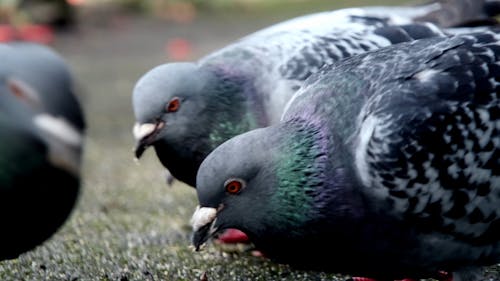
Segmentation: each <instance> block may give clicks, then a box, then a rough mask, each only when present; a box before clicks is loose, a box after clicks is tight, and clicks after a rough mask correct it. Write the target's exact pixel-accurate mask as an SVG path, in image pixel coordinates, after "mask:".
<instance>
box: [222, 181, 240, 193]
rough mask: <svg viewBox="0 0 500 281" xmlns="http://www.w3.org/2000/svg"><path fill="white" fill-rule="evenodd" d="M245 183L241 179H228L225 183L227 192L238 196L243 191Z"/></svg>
mask: <svg viewBox="0 0 500 281" xmlns="http://www.w3.org/2000/svg"><path fill="white" fill-rule="evenodd" d="M244 185H245V183H244V181H243V180H240V179H228V180H227V181H226V182H225V183H224V188H225V189H226V192H227V193H229V194H237V193H239V192H240V191H241V189H242V188H243V187H244Z"/></svg>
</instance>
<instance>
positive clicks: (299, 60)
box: [132, 0, 485, 187]
mask: <svg viewBox="0 0 500 281" xmlns="http://www.w3.org/2000/svg"><path fill="white" fill-rule="evenodd" d="M450 3H453V4H455V5H456V6H459V7H461V9H459V8H457V7H456V6H454V5H453V4H450ZM484 5H485V1H478V0H474V1H471V0H469V1H464V0H456V1H451V2H450V1H442V3H432V4H428V5H422V6H416V7H409V6H408V7H364V8H350V9H342V10H337V11H333V12H323V13H317V14H312V15H306V16H303V17H299V18H295V19H292V20H289V21H285V22H283V23H279V24H276V25H273V26H271V27H269V28H265V29H263V30H261V31H258V32H256V33H254V34H251V35H249V36H247V37H244V38H242V39H240V40H239V41H237V42H235V43H233V44H231V45H229V46H227V47H225V48H222V49H220V50H218V51H216V52H214V53H211V54H209V55H207V56H206V57H204V58H202V59H200V60H199V61H197V62H182V63H167V64H163V65H160V66H157V67H155V68H153V69H152V70H150V71H149V72H147V73H146V74H144V76H143V77H141V78H140V79H139V81H138V82H137V83H136V85H135V88H134V90H133V97H132V103H133V109H134V113H135V118H136V124H135V126H134V130H133V132H134V136H135V139H136V141H137V146H136V149H135V155H136V157H137V158H140V157H141V155H142V154H143V152H144V151H145V149H146V148H147V147H149V146H153V147H154V148H155V150H156V154H157V156H158V158H159V160H160V161H161V163H162V164H163V166H165V167H166V168H167V169H168V170H169V171H170V173H171V174H172V175H173V176H174V177H175V178H177V179H178V180H180V181H183V182H185V183H187V184H188V185H191V186H193V187H194V186H195V179H196V172H197V170H198V167H199V165H200V163H201V162H202V161H203V159H204V158H205V157H206V156H207V155H208V153H210V152H211V151H212V150H213V149H214V148H215V147H217V146H218V145H220V144H221V143H222V142H224V141H225V140H227V139H229V138H231V137H233V136H236V135H238V134H241V133H243V132H246V131H249V130H251V129H255V128H258V127H264V126H267V125H270V124H275V123H277V122H278V120H279V117H280V116H281V114H282V112H283V109H284V106H285V104H286V103H287V101H288V100H289V99H290V97H291V96H292V95H293V93H294V92H295V91H296V90H297V89H298V88H300V86H301V85H302V84H303V81H304V79H306V78H307V77H308V76H309V75H311V74H312V73H314V72H317V71H318V70H319V69H320V68H321V67H322V66H323V65H325V64H331V63H333V62H335V61H338V60H340V59H342V58H345V57H349V56H351V55H354V54H359V53H363V52H366V51H369V50H375V49H378V48H381V47H384V46H388V45H391V44H394V43H399V42H403V41H409V40H413V39H418V38H423V37H431V36H440V35H443V32H442V31H441V30H440V29H439V28H437V27H436V26H434V25H432V24H429V23H420V24H418V23H415V21H417V20H419V19H425V20H428V21H435V22H439V23H440V24H444V25H446V24H449V25H452V24H455V25H456V24H458V23H460V22H462V23H463V20H467V21H468V20H472V18H471V15H472V16H477V18H478V19H483V18H484V17H485V15H483V14H484V13H483V8H484ZM451 7H452V8H453V9H452V10H448V9H450V8H451ZM444 19H446V21H443V20H444ZM395 24H398V25H401V26H400V27H393V25H395ZM453 32H456V30H453Z"/></svg>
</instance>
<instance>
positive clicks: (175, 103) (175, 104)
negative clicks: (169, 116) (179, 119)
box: [167, 98, 181, 112]
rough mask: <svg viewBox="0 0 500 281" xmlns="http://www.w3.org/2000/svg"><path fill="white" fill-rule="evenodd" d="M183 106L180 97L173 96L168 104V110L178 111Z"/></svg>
mask: <svg viewBox="0 0 500 281" xmlns="http://www.w3.org/2000/svg"><path fill="white" fill-rule="evenodd" d="M180 106H181V101H180V100H179V98H173V99H172V100H170V102H169V103H168V105H167V112H176V111H177V110H179V107H180Z"/></svg>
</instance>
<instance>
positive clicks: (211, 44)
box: [0, 1, 498, 281]
mask: <svg viewBox="0 0 500 281" xmlns="http://www.w3.org/2000/svg"><path fill="white" fill-rule="evenodd" d="M323 2H327V1H323ZM358 2H359V1H355V3H358ZM393 2H395V1H393ZM348 3H352V5H354V4H355V3H353V2H349V1H339V2H338V3H337V4H335V5H337V6H335V7H334V4H325V3H323V4H322V6H305V7H302V8H301V9H292V8H289V7H288V8H287V9H286V10H285V11H280V10H279V9H277V10H276V9H275V10H274V11H267V12H262V13H260V12H255V11H253V12H252V11H250V12H248V11H247V13H244V14H235V13H216V14H213V12H212V14H200V15H198V17H197V18H196V19H195V20H194V21H192V22H183V21H177V22H174V21H166V20H159V19H152V18H149V17H143V16H139V15H137V14H134V13H132V14H130V13H123V12H117V10H116V9H115V8H114V7H112V6H109V7H105V8H102V9H98V10H87V11H85V12H84V15H85V17H86V21H85V22H83V23H80V25H79V26H78V27H77V28H76V29H75V30H73V31H71V32H69V31H68V32H65V33H60V34H58V35H57V37H56V41H55V42H54V44H53V47H54V48H55V49H56V50H57V51H59V52H60V53H61V54H62V55H63V56H64V57H65V58H66V59H67V61H68V63H69V64H70V66H71V67H72V69H73V72H74V75H75V77H76V81H77V82H78V86H79V87H78V89H79V90H80V91H79V97H80V100H81V102H82V104H83V106H84V109H85V113H86V119H87V123H88V131H87V137H86V146H85V154H84V166H83V171H82V179H83V183H82V192H81V196H80V198H79V201H78V205H77V207H76V208H75V210H74V212H73V213H72V215H71V217H70V218H69V219H68V221H67V223H66V224H65V225H64V226H63V227H62V228H61V229H60V231H58V232H57V233H56V234H55V235H54V236H53V237H52V238H51V239H50V240H49V241H47V242H46V243H44V244H43V245H41V246H40V247H38V248H36V249H35V250H33V251H31V252H28V253H26V254H24V255H22V256H20V257H19V258H18V259H16V260H12V261H4V262H1V263H0V280H5V281H7V280H121V281H125V280H203V278H202V276H203V275H204V273H206V279H205V280H220V281H224V280H344V279H345V277H341V276H338V277H337V276H334V275H327V274H323V273H314V272H304V271H297V270H292V269H290V268H289V267H287V266H284V265H277V264H273V263H271V262H268V261H267V260H266V259H264V258H261V257H254V256H252V255H250V254H227V253H222V252H221V251H219V250H218V249H217V248H215V247H213V245H208V246H207V247H205V249H204V250H203V251H202V252H199V253H197V252H194V251H193V249H192V248H191V247H190V241H189V238H190V233H191V228H190V226H189V219H190V217H191V215H192V213H193V211H194V209H195V206H196V194H195V191H194V189H192V188H190V187H188V186H186V185H183V184H181V183H176V184H175V185H174V186H172V187H168V186H167V185H166V183H165V172H164V170H163V168H162V167H161V165H160V163H159V162H158V160H157V159H156V156H155V155H154V152H153V151H152V150H151V151H147V152H146V154H145V155H144V157H143V159H141V161H140V162H139V163H136V162H135V161H134V160H133V151H132V149H133V146H134V140H133V137H132V126H133V123H134V117H133V114H132V110H131V92H132V88H133V86H134V83H135V82H136V81H137V79H138V78H139V77H140V76H141V75H142V74H144V73H145V72H146V71H147V70H149V69H151V68H152V67H154V66H156V65H158V64H161V63H163V62H167V61H169V60H172V58H177V59H179V58H180V59H186V60H194V59H196V58H199V57H200V56H202V55H205V54H208V53H209V52H211V51H214V50H216V49H217V48H220V47H222V46H224V45H226V44H228V43H229V42H231V41H233V40H235V39H237V38H239V37H241V36H243V35H246V34H248V33H250V32H252V31H255V30H257V29H259V28H262V27H265V26H267V25H269V24H271V23H274V22H277V21H279V20H283V19H286V18H289V17H292V16H294V15H299V14H304V13H307V12H310V11H315V10H319V9H325V8H327V7H328V6H330V7H329V8H330V9H333V8H336V7H340V6H347V5H348ZM172 42H177V43H178V42H181V43H182V44H186V42H187V44H188V47H190V50H188V51H186V49H185V48H181V52H180V53H179V52H176V50H175V46H174V47H173V48H174V50H172ZM182 44H181V45H182ZM174 45H175V43H174ZM183 46H185V45H183ZM176 56H177V57H176ZM332 254H334V253H332ZM496 276H498V275H496ZM492 280H493V279H492Z"/></svg>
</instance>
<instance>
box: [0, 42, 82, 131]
mask: <svg viewBox="0 0 500 281" xmlns="http://www.w3.org/2000/svg"><path fill="white" fill-rule="evenodd" d="M0 59H1V60H2V62H3V64H2V66H1V68H2V69H3V70H4V71H5V72H6V74H7V76H8V77H9V79H10V80H15V81H16V83H15V84H14V85H15V86H16V87H22V88H23V89H22V90H23V91H24V92H25V93H27V92H28V91H31V90H30V88H32V89H36V91H37V92H38V93H37V95H34V94H32V95H31V97H32V98H33V97H35V96H37V98H38V101H36V102H37V103H38V105H39V106H41V107H43V110H44V111H46V112H47V113H49V114H52V115H54V116H58V117H63V118H65V119H66V120H68V122H70V123H71V125H72V126H74V127H76V128H77V129H78V130H79V131H83V130H84V129H85V126H86V125H85V119H84V116H83V115H84V114H83V110H82V108H81V106H80V102H79V100H78V99H77V96H76V95H75V93H74V92H75V89H74V86H75V85H74V83H73V82H74V81H73V77H72V75H71V71H70V69H69V67H68V65H67V63H66V62H65V61H64V59H63V58H62V57H61V56H60V55H59V54H58V53H56V52H55V51H53V50H52V49H50V48H49V47H47V46H44V45H39V44H35V43H27V42H13V43H9V44H0ZM30 102H33V100H31V101H30Z"/></svg>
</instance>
